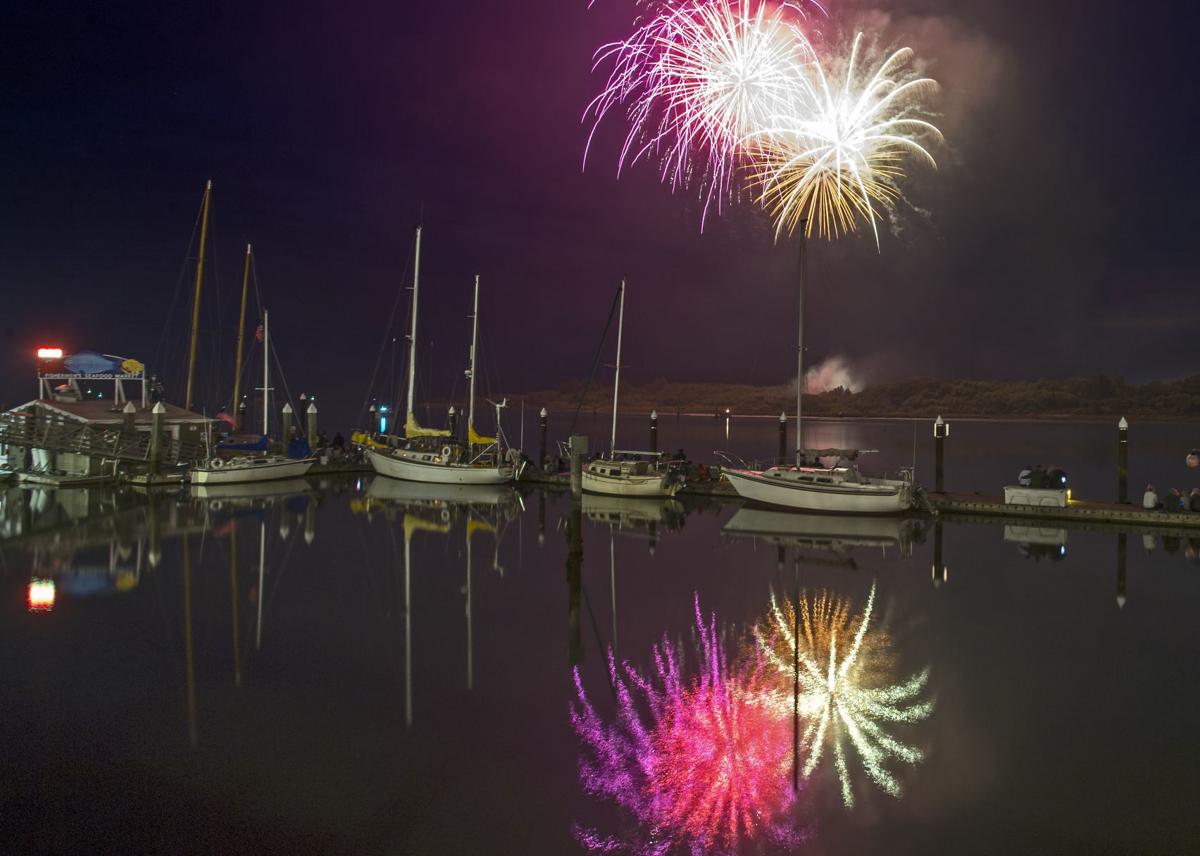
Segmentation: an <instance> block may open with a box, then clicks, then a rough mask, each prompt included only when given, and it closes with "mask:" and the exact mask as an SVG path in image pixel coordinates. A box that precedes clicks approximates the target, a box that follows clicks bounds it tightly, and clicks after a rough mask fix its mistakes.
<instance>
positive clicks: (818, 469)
mask: <svg viewBox="0 0 1200 856" xmlns="http://www.w3.org/2000/svg"><path fill="white" fill-rule="evenodd" d="M805 226H806V224H805V223H804V222H803V221H802V222H801V223H800V228H799V229H798V232H799V233H800V264H799V268H800V277H799V278H800V288H799V300H800V312H799V323H798V329H799V334H798V339H799V342H798V344H797V347H796V447H797V448H796V463H795V466H786V465H784V464H782V463H781V464H780V465H779V466H774V467H769V468H767V469H764V470H754V469H749V468H743V469H738V468H729V469H724V470H722V472H723V474H724V475H725V477H726V478H728V479H729V483H730V484H732V485H733V488H734V490H736V491H737V492H738V494H739V495H741V496H742V497H744V498H746V499H749V500H751V501H754V502H761V503H765V504H767V505H776V506H780V507H782V508H790V509H795V510H800V511H818V512H826V513H839V514H900V513H902V512H904V511H907V510H908V509H910V508H912V505H913V484H912V479H911V472H910V473H909V474H908V475H909V477H908V478H903V479H885V478H869V477H867V476H864V475H863V474H862V473H861V472H859V469H858V465H857V463H856V459H857V457H858V450H855V449H805V448H804V444H803V436H804V433H803V430H802V425H803V422H802V421H801V400H802V396H803V392H804V249H805V247H804V245H805V237H804V231H805ZM830 459H832V461H833V463H832V464H831V465H829V466H823V465H822V464H821V461H823V460H830ZM814 463H815V465H813V464H814Z"/></svg>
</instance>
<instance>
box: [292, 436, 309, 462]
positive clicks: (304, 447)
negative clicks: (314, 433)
mask: <svg viewBox="0 0 1200 856" xmlns="http://www.w3.org/2000/svg"><path fill="white" fill-rule="evenodd" d="M311 454H312V449H310V448H309V446H308V441H307V440H305V439H304V438H303V437H297V438H295V439H294V440H291V441H289V442H288V448H287V456H288V457H289V458H297V459H298V458H307V457H308V456H309V455H311Z"/></svg>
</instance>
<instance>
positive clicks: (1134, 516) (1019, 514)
mask: <svg viewBox="0 0 1200 856" xmlns="http://www.w3.org/2000/svg"><path fill="white" fill-rule="evenodd" d="M927 497H928V499H929V506H930V508H931V509H932V510H933V511H934V512H935V513H937V514H946V515H947V516H953V517H959V516H970V517H977V518H993V519H994V518H998V517H999V518H1020V519H1023V520H1047V521H1049V520H1061V521H1064V522H1073V523H1124V524H1132V525H1135V526H1137V527H1148V526H1153V527H1155V528H1158V527H1161V528H1167V529H1179V530H1188V531H1192V532H1194V531H1195V530H1200V513H1197V512H1186V511H1147V510H1146V509H1144V508H1142V507H1141V506H1139V505H1132V504H1129V503H1119V502H1096V501H1092V500H1083V499H1073V500H1071V501H1070V502H1068V503H1067V507H1066V508H1058V507H1057V506H1048V505H1006V504H1005V502H1004V499H1003V497H999V496H984V495H982V494H977V493H929V494H927ZM980 522H982V521H980Z"/></svg>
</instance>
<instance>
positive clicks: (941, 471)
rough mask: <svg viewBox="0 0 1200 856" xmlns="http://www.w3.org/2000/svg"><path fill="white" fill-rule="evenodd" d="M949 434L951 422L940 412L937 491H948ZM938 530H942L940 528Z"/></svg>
mask: <svg viewBox="0 0 1200 856" xmlns="http://www.w3.org/2000/svg"><path fill="white" fill-rule="evenodd" d="M949 436H950V423H949V422H947V421H945V420H944V419H942V415H941V414H940V413H939V414H938V418H937V419H936V420H935V421H934V423H933V460H934V463H933V482H934V488H933V489H934V491H935V492H937V493H945V492H946V479H945V463H946V438H947V437H949ZM939 525H940V524H939ZM938 532H941V530H940V529H939V530H938Z"/></svg>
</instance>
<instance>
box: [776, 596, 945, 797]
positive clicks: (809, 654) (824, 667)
mask: <svg viewBox="0 0 1200 856" xmlns="http://www.w3.org/2000/svg"><path fill="white" fill-rule="evenodd" d="M874 608H875V586H874V584H872V586H871V594H870V595H869V596H868V598H867V604H866V607H865V608H864V609H863V612H862V615H861V616H858V617H857V618H856V617H854V616H853V615H852V614H851V608H850V603H849V601H846V600H841V599H838V598H835V597H834V596H833V595H831V594H829V593H828V592H821V593H819V594H816V595H804V596H802V597H801V598H800V609H799V616H797V614H796V610H795V608H794V607H793V606H792V605H791V604H790V603H788V604H785V605H784V606H783V607H780V606H779V604H778V603H777V602H776V600H775V598H774V597H773V596H772V598H771V613H770V620H769V622H768V625H767V627H766V629H765V630H764V629H760V630H758V631H757V632H756V635H757V637H758V647H759V650H760V651H761V652H762V654H763V655H764V656H765V657H766V659H767V662H768V663H769V664H770V665H771V666H772V667H773V668H774V669H775V671H776V674H777V675H778V676H779V677H780V678H781V679H783V680H781V682H780V689H778V690H777V691H776V694H775V700H774V704H775V705H776V707H777V708H779V709H780V710H786V711H789V712H790V711H791V710H792V706H793V704H794V699H793V689H792V686H791V684H792V681H793V680H798V682H799V694H800V695H799V712H800V716H801V717H802V721H803V722H804V736H803V744H804V746H805V747H806V748H807V753H808V754H807V758H806V760H805V762H804V767H803V774H804V776H805V777H807V776H810V775H811V774H812V773H813V771H814V770H815V769H817V767H818V766H819V765H820V764H821V761H822V760H823V759H824V758H825V757H826V750H828V751H829V752H830V753H831V754H832V755H833V759H834V765H835V767H836V768H837V773H838V780H839V781H840V783H841V789H842V799H843V801H844V802H845V804H846V806H847V807H850V806H853V805H854V792H853V789H852V787H851V779H850V760H849V756H850V752H849V751H848V750H849V749H850V748H851V747H853V750H854V752H855V753H857V755H858V758H859V760H860V761H861V763H862V766H863V769H864V770H865V771H866V773H867V775H868V777H869V778H870V779H871V781H873V782H875V784H876V785H878V786H879V787H880V788H882V789H883V790H884V791H885V792H887V793H888V794H891V795H892V796H894V797H899V796H900V793H901V787H900V782H899V781H898V780H897V779H896V777H895V776H894V775H893V774H892V773H891V772H890V771H889V770H888V769H887V767H886V764H887V763H888V762H889V761H893V760H895V761H901V762H903V763H906V764H910V765H915V764H918V763H920V761H921V760H922V759H923V755H922V753H921V751H920V750H919V749H917V748H915V747H912V746H908V745H906V744H904V743H902V742H900V741H899V740H897V739H896V738H895V737H893V736H892V735H890V734H888V733H887V731H886V730H885V726H886V725H887V724H892V723H914V722H920V721H922V720H925V719H926V718H928V717H929V715H930V714H931V713H932V711H933V703H932V702H928V701H920V700H919V696H920V695H921V693H922V691H923V690H924V688H925V685H926V683H927V681H928V677H929V672H928V670H924V671H922V672H919V673H917V674H915V675H912V676H911V677H909V678H907V679H905V680H903V681H900V682H893V680H892V674H893V672H894V664H893V661H892V657H891V654H890V652H889V648H890V640H889V639H888V637H887V635H886V634H884V633H883V632H881V631H880V630H878V629H871V628H870V624H871V617H872V613H873V611H874ZM797 660H798V666H799V670H798V672H797V671H796V667H797ZM783 683H787V684H788V686H787V687H786V688H784V687H783V686H782V684H783Z"/></svg>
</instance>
